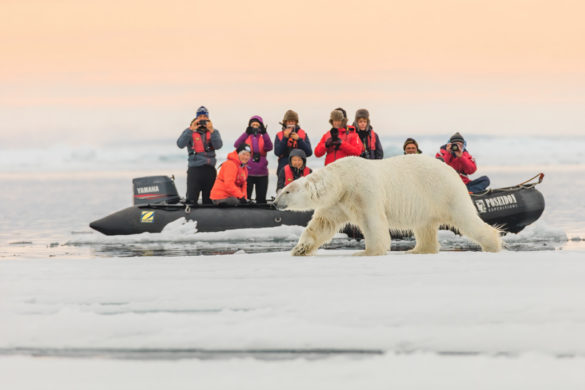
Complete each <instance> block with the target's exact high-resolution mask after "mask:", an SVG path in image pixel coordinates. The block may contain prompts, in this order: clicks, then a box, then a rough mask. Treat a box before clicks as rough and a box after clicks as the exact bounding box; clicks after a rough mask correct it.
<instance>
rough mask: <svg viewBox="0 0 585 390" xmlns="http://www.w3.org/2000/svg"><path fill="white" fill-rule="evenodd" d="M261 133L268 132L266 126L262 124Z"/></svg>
mask: <svg viewBox="0 0 585 390" xmlns="http://www.w3.org/2000/svg"><path fill="white" fill-rule="evenodd" d="M260 134H266V126H263V125H262V126H260Z"/></svg>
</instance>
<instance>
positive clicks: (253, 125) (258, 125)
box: [250, 121, 260, 129]
mask: <svg viewBox="0 0 585 390" xmlns="http://www.w3.org/2000/svg"><path fill="white" fill-rule="evenodd" d="M250 126H251V127H253V128H255V129H259V128H260V123H258V122H256V121H254V122H252V124H251V125H250Z"/></svg>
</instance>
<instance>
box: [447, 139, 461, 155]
mask: <svg viewBox="0 0 585 390" xmlns="http://www.w3.org/2000/svg"><path fill="white" fill-rule="evenodd" d="M462 146H463V145H461V144H460V143H459V142H454V143H449V144H447V150H448V151H450V152H451V154H452V155H453V156H454V157H461V155H462V154H463V150H462Z"/></svg>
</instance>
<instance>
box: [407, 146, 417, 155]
mask: <svg viewBox="0 0 585 390" xmlns="http://www.w3.org/2000/svg"><path fill="white" fill-rule="evenodd" d="M417 152H418V149H417V147H416V145H415V144H408V145H406V147H405V148H404V153H405V154H416V153H417Z"/></svg>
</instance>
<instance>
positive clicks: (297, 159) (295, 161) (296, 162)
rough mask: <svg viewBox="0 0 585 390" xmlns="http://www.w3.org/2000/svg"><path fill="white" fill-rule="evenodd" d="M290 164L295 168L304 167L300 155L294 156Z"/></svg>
mask: <svg viewBox="0 0 585 390" xmlns="http://www.w3.org/2000/svg"><path fill="white" fill-rule="evenodd" d="M290 164H291V165H292V166H293V168H296V169H300V168H302V167H303V159H302V158H300V157H299V156H292V157H291V158H290Z"/></svg>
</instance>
